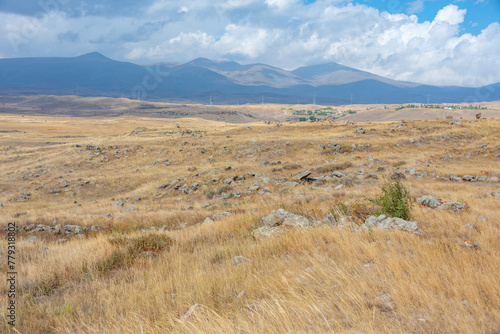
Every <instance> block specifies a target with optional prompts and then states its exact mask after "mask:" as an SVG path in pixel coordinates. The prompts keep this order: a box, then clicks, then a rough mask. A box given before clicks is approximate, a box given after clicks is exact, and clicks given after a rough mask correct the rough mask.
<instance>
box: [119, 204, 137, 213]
mask: <svg viewBox="0 0 500 334" xmlns="http://www.w3.org/2000/svg"><path fill="white" fill-rule="evenodd" d="M123 210H127V211H131V212H132V211H137V210H139V209H138V208H137V207H136V206H135V205H131V206H128V207H126V208H124V209H123Z"/></svg>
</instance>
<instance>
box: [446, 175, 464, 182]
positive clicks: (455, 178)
mask: <svg viewBox="0 0 500 334" xmlns="http://www.w3.org/2000/svg"><path fill="white" fill-rule="evenodd" d="M449 178H450V180H452V181H455V182H462V178H461V177H458V176H456V175H455V174H450V176H449Z"/></svg>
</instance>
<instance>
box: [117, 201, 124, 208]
mask: <svg viewBox="0 0 500 334" xmlns="http://www.w3.org/2000/svg"><path fill="white" fill-rule="evenodd" d="M124 205H125V203H123V201H120V200H118V201H115V206H116V207H117V208H119V207H121V206H124Z"/></svg>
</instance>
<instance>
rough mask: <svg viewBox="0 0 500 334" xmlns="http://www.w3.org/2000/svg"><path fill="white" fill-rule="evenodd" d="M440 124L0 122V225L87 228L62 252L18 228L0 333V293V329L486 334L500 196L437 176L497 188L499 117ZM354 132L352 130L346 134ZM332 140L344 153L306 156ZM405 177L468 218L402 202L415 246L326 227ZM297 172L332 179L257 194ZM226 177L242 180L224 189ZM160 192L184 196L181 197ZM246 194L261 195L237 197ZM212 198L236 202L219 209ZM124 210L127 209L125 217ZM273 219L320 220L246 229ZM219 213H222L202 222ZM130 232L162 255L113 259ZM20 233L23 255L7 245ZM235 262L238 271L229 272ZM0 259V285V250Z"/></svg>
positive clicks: (492, 320) (494, 320) (388, 235)
mask: <svg viewBox="0 0 500 334" xmlns="http://www.w3.org/2000/svg"><path fill="white" fill-rule="evenodd" d="M450 113H451V112H450ZM457 118H458V117H457ZM449 122H450V120H439V119H438V120H435V119H431V120H413V121H407V122H403V123H401V125H400V126H398V124H400V122H371V123H361V122H358V123H356V124H345V123H344V122H338V123H334V124H329V123H300V124H287V123H285V124H280V125H277V124H264V123H262V122H255V123H247V124H228V123H223V122H216V121H213V120H202V119H198V118H182V119H176V120H170V119H157V118H140V117H137V116H134V117H132V116H122V117H120V118H101V119H98V118H93V117H88V118H77V117H63V116H59V117H42V116H29V115H26V116H24V117H21V116H16V115H10V114H2V115H0V176H1V178H0V203H2V204H3V207H1V208H0V212H1V215H0V226H6V225H7V223H9V222H15V223H16V225H18V226H23V225H25V224H32V223H34V224H47V225H54V224H78V225H82V226H88V227H90V226H92V225H100V226H102V228H101V230H100V231H99V232H93V233H86V234H84V235H83V237H75V236H68V237H67V239H68V240H67V242H65V243H59V242H58V240H59V239H60V238H63V237H64V236H61V235H56V234H52V233H46V232H35V233H33V232H18V234H17V242H16V252H17V260H16V261H17V262H16V266H17V272H18V276H17V277H18V282H17V284H18V285H17V289H18V294H17V297H16V303H17V325H16V327H15V328H13V327H11V326H9V325H8V324H7V321H8V319H7V318H6V317H5V313H6V312H5V310H6V307H7V298H6V296H7V286H6V285H2V286H1V288H0V308H1V310H2V312H1V315H0V328H1V331H2V332H7V333H18V332H20V333H334V332H335V333H342V332H345V333H498V332H499V331H500V288H499V284H498V282H500V270H499V268H500V267H499V264H500V243H499V240H500V239H499V236H500V219H499V217H500V199H499V198H498V197H497V198H495V197H493V196H492V195H491V192H492V191H493V190H495V189H498V188H500V183H499V182H497V181H491V180H490V179H489V180H488V181H482V182H465V181H464V182H452V181H444V180H442V179H441V178H440V177H448V175H449V174H450V173H453V174H455V175H458V176H463V175H466V174H470V175H473V176H486V177H488V178H491V177H494V176H497V177H498V176H499V175H498V173H499V172H500V169H499V165H500V164H499V162H500V159H499V158H497V157H496V156H497V155H498V154H499V153H500V144H499V143H500V120H498V119H486V120H480V121H473V120H470V121H463V122H461V123H460V124H458V125H450V124H449ZM359 127H363V128H364V129H365V130H366V133H365V134H358V133H354V130H356V129H357V128H359ZM188 130H189V131H188ZM200 134H201V136H200ZM410 139H415V140H416V142H415V143H410V141H409V140H410ZM332 142H335V143H341V144H342V147H343V149H342V150H341V151H340V152H339V151H335V150H331V149H329V148H326V149H321V148H319V147H318V146H319V145H325V146H327V145H328V144H330V143H332ZM484 143H485V144H487V148H484V146H483V147H480V146H481V145H483V144H484ZM353 144H355V145H356V148H353V147H352V145H353ZM359 144H362V145H363V148H362V149H359ZM366 144H370V146H369V147H366V146H365V145H366ZM87 145H91V146H87ZM95 147H99V150H96V149H95ZM103 151H104V152H103ZM468 154H470V157H469V155H468ZM370 156H371V157H372V158H373V160H372V159H371V158H370ZM443 159H444V160H443ZM266 161H267V162H269V164H267V163H265V162H266ZM261 163H262V164H261ZM228 165H229V166H231V168H230V169H229V168H227V166H228ZM406 168H415V169H416V170H418V171H425V172H427V173H428V175H426V176H423V177H417V176H412V175H410V174H409V173H406V174H405V175H406V180H404V181H403V182H404V184H405V186H406V187H409V188H410V187H411V188H410V189H411V191H412V194H413V195H414V196H416V197H419V196H422V195H425V194H432V195H434V196H436V197H439V198H441V199H442V200H443V201H445V202H448V201H458V202H466V203H467V204H468V206H469V208H468V209H467V210H464V211H459V212H454V211H448V210H438V209H431V208H428V207H423V206H418V205H417V206H415V207H414V208H413V210H412V216H411V220H413V221H416V222H418V224H419V230H420V233H418V234H414V233H408V232H402V231H381V230H369V231H362V232H358V231H351V230H349V229H343V230H342V229H339V228H337V227H334V226H332V225H331V224H330V223H328V216H329V215H330V214H332V212H333V213H338V212H339V210H338V208H339V207H342V208H344V214H346V215H351V216H352V220H354V221H355V222H359V223H361V222H362V220H363V219H364V218H366V217H367V216H368V215H370V214H371V213H373V211H374V210H375V208H373V207H372V206H371V205H370V204H367V203H366V199H367V198H369V197H373V196H377V193H378V192H379V186H380V185H381V184H382V183H383V182H384V180H383V177H384V175H389V174H391V173H393V172H403V170H404V169H406ZM305 170H310V171H312V174H311V176H314V177H317V176H322V175H329V174H331V172H332V171H335V170H339V171H341V172H342V173H344V174H345V175H346V177H345V178H342V179H339V180H331V181H327V182H315V183H312V184H308V183H306V184H301V185H298V186H296V187H286V186H283V185H281V184H275V183H274V182H273V181H275V180H281V179H283V178H286V179H287V180H292V177H293V176H294V175H296V174H298V173H299V172H302V171H305ZM254 174H258V175H255V176H254ZM236 175H242V176H245V179H244V180H242V181H238V182H233V183H232V184H229V185H227V184H226V185H225V184H224V182H223V181H224V180H226V179H228V178H231V177H233V176H236ZM368 175H371V176H368ZM373 175H376V176H377V177H378V178H377V177H373ZM438 175H439V176H440V177H439V178H436V176H438ZM180 178H183V179H180ZM214 178H217V179H218V180H217V181H214V180H213V179H214ZM85 181H89V182H85ZM176 183H181V184H182V187H190V188H191V185H192V184H193V183H199V186H197V187H194V188H195V189H197V190H193V191H192V192H191V193H190V194H183V193H182V192H181V191H179V190H175V189H173V188H174V185H175V184H176ZM256 183H257V184H258V185H259V186H260V187H261V188H260V189H261V190H262V189H263V188H264V187H268V188H269V189H268V190H269V191H268V192H266V193H264V194H259V193H258V191H254V192H252V193H247V191H248V187H249V186H251V185H254V184H256ZM165 184H166V185H167V186H166V187H164V188H161V187H160V188H159V187H158V186H161V185H165ZM184 184H186V186H184ZM340 184H342V188H340V189H335V187H337V186H339V185H340ZM28 192H29V193H30V196H29V197H30V198H29V199H27V200H22V199H21V194H26V193H28ZM228 192H233V193H234V192H239V193H240V196H241V197H234V196H233V197H230V198H227V199H223V198H221V196H220V194H222V193H228ZM12 198H16V199H17V200H10V201H9V199H12ZM118 200H120V201H122V202H123V203H124V206H123V207H122V206H116V205H115V202H116V201H118ZM340 203H342V205H340V206H339V204H340ZM132 205H134V206H135V207H136V211H128V210H126V208H127V207H130V206H132ZM279 208H283V209H285V210H287V211H290V212H293V213H295V214H299V215H302V216H305V217H307V218H309V219H310V220H313V221H318V222H324V223H321V224H318V225H317V226H316V227H314V228H308V229H300V230H290V231H287V232H286V233H283V234H280V235H277V236H273V237H271V238H264V239H258V238H255V237H254V236H253V234H252V231H253V230H254V229H255V228H257V227H260V226H261V225H262V221H261V218H262V217H265V216H267V215H269V214H270V213H271V211H272V210H276V209H279ZM223 211H228V212H231V213H232V214H233V215H231V216H228V217H225V218H223V219H220V220H216V221H215V222H214V223H209V224H201V223H202V222H203V221H204V219H205V217H211V216H213V215H214V214H216V213H219V212H223ZM55 220H56V221H57V222H54V221H55ZM468 224H472V225H468ZM151 226H156V227H162V226H165V227H164V229H165V230H164V231H149V229H150V227H151ZM471 226H472V227H471ZM141 229H147V230H148V231H149V232H147V233H145V232H142V231H140V230H141ZM2 233H4V232H2ZM145 235H147V236H155V235H156V236H157V235H163V236H165V237H168V238H167V239H168V240H170V244H169V245H168V246H166V247H164V248H163V249H162V250H161V251H159V252H158V253H157V254H156V253H154V254H153V255H154V256H142V255H137V256H135V255H134V256H131V255H130V253H127V247H129V248H130V247H131V246H130V244H127V240H136V239H137V238H140V237H142V236H145ZM31 236H37V240H36V241H35V242H34V243H26V242H24V241H26V240H27V239H28V238H30V237H31ZM460 238H466V239H468V240H472V241H474V242H476V243H477V244H478V245H479V249H477V250H475V249H472V248H469V247H466V246H465V245H464V243H463V242H462V241H461V239H460ZM124 254H125V255H124ZM127 254H129V255H128V256H127ZM124 256H125V257H124ZM236 256H244V257H245V258H246V261H244V262H243V263H240V264H238V265H235V264H233V261H232V259H233V258H234V257H236ZM0 257H1V258H2V261H3V264H2V271H5V272H6V271H7V269H8V268H7V266H6V264H5V262H6V261H5V260H4V259H6V257H7V242H6V238H2V240H1V242H0ZM383 295H387V296H390V301H389V302H387V301H386V302H384V297H381V296H383ZM194 305H198V306H196V307H195V306H194ZM190 309H191V310H192V311H193V312H191V313H192V314H191V315H189V313H188V314H187V312H188V311H189V310H190Z"/></svg>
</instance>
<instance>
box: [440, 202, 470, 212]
mask: <svg viewBox="0 0 500 334" xmlns="http://www.w3.org/2000/svg"><path fill="white" fill-rule="evenodd" d="M467 208H468V205H467V203H459V202H448V203H443V204H442V205H441V206H440V207H439V209H443V210H444V209H447V210H453V211H460V210H464V209H467Z"/></svg>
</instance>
